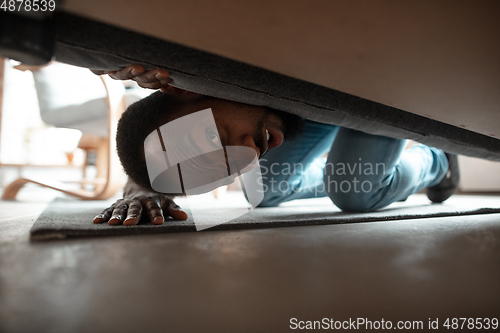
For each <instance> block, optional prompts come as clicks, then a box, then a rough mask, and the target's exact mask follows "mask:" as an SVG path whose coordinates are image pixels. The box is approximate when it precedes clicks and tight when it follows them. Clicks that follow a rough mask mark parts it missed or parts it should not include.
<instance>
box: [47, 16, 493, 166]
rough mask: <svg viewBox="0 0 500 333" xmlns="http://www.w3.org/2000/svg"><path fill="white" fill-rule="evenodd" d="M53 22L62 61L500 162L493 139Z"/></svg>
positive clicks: (94, 28)
mask: <svg viewBox="0 0 500 333" xmlns="http://www.w3.org/2000/svg"><path fill="white" fill-rule="evenodd" d="M56 20H57V25H58V35H57V42H56V48H55V57H56V59H57V60H58V61H61V62H66V63H70V64H74V65H78V66H84V67H88V68H92V69H108V70H113V69H119V68H122V67H124V66H127V65H130V64H134V63H139V64H142V65H144V66H145V67H146V68H154V67H163V68H166V69H168V70H169V71H170V72H171V77H172V79H173V81H172V84H173V85H174V86H177V87H179V88H184V89H186V90H190V91H194V92H198V93H202V94H206V95H211V96H215V97H220V98H223V99H228V100H232V101H238V102H243V103H248V104H255V105H266V106H269V107H271V108H275V109H278V110H283V111H288V112H291V113H294V114H298V115H300V116H302V117H304V118H308V119H311V120H315V121H320V122H326V123H332V124H336V125H340V126H345V127H349V128H353V129H357V130H361V131H364V132H367V133H372V134H377V135H385V136H390V137H395V138H408V139H413V140H416V141H419V142H421V143H424V144H427V145H431V146H435V147H439V148H442V149H444V150H446V151H449V152H453V153H458V154H463V155H468V156H473V157H480V158H485V159H489V160H494V161H500V140H499V139H497V138H494V137H492V136H487V135H484V134H480V133H477V132H473V131H470V130H467V129H464V128H460V127H458V126H453V125H450V124H447V123H444V122H440V121H436V120H433V119H431V118H429V117H424V116H421V115H418V114H415V113H410V112H407V111H403V110H399V109H397V108H394V107H390V106H387V105H383V104H380V103H376V102H373V101H370V100H368V99H364V98H360V97H356V96H353V95H350V94H347V93H343V92H341V91H337V90H334V89H330V88H326V87H323V86H320V85H316V84H312V83H309V82H306V81H303V80H299V79H295V78H292V77H289V76H286V75H282V74H278V73H275V72H273V71H270V70H266V69H262V68H259V67H256V66H251V65H247V64H244V63H241V62H238V61H233V60H231V59H228V58H225V57H222V56H218V55H214V54H212V53H208V52H203V51H199V50H196V49H193V48H189V47H185V46H182V45H179V44H177V43H173V42H168V41H164V40H160V39H157V38H153V37H148V36H145V35H142V34H139V33H135V32H132V31H129V30H125V29H122V28H117V27H114V26H111V25H107V24H103V23H100V22H97V21H93V20H90V19H86V18H82V17H79V16H75V15H72V14H68V13H58V14H57V15H56Z"/></svg>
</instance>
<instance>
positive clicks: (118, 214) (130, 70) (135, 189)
mask: <svg viewBox="0 0 500 333" xmlns="http://www.w3.org/2000/svg"><path fill="white" fill-rule="evenodd" d="M92 72H93V73H94V74H96V75H103V74H108V75H109V76H110V77H112V78H113V79H115V80H134V81H136V82H137V84H138V85H139V86H141V87H143V88H149V89H161V90H162V91H163V90H164V89H170V88H169V86H168V83H169V82H170V81H171V79H170V78H169V73H168V71H167V70H165V69H161V68H157V69H153V70H150V71H146V70H145V69H144V68H143V67H142V66H141V65H132V66H129V67H125V68H123V69H121V70H119V71H97V70H92ZM142 215H148V217H149V219H150V221H151V223H153V224H163V222H164V220H165V219H168V218H169V217H170V218H172V219H174V220H186V219H187V218H188V216H187V214H186V213H185V212H184V211H182V209H181V208H180V207H179V206H177V205H176V204H175V202H174V201H173V200H172V197H170V196H168V195H166V194H160V193H156V192H152V191H149V190H146V189H144V188H142V187H140V186H139V185H137V184H136V183H134V182H133V181H132V179H130V178H129V179H128V181H127V184H126V185H125V189H124V193H123V199H120V200H118V201H117V202H115V203H114V204H113V205H112V206H111V207H108V208H106V209H104V210H103V211H102V212H101V213H100V214H98V215H97V216H96V217H95V218H94V223H103V222H108V224H111V225H117V224H122V223H123V225H135V224H137V223H139V220H140V219H141V216H142Z"/></svg>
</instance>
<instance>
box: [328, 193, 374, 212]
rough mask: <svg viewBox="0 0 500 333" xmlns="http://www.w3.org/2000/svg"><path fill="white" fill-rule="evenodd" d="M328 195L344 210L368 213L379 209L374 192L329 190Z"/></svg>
mask: <svg viewBox="0 0 500 333" xmlns="http://www.w3.org/2000/svg"><path fill="white" fill-rule="evenodd" d="M328 196H329V197H330V199H331V200H332V202H333V203H334V204H335V206H337V207H338V208H340V209H341V210H342V211H344V212H353V213H367V212H371V211H373V210H375V209H377V202H376V200H374V197H373V194H372V193H364V192H352V191H349V192H342V191H329V192H328Z"/></svg>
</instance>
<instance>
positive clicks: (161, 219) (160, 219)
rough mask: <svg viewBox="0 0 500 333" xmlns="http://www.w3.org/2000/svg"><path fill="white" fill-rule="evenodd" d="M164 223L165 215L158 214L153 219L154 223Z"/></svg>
mask: <svg viewBox="0 0 500 333" xmlns="http://www.w3.org/2000/svg"><path fill="white" fill-rule="evenodd" d="M162 223H163V217H161V216H157V217H155V218H154V220H153V224H162Z"/></svg>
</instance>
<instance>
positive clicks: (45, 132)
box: [0, 59, 500, 193]
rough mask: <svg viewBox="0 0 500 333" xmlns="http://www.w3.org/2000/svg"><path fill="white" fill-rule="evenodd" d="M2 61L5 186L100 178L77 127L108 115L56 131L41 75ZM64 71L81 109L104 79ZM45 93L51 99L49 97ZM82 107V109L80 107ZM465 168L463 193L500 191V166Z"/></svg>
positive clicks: (128, 85) (470, 162) (0, 169)
mask: <svg viewBox="0 0 500 333" xmlns="http://www.w3.org/2000/svg"><path fill="white" fill-rule="evenodd" d="M1 62H3V65H0V66H2V67H3V70H0V72H3V94H2V97H1V98H0V100H1V108H0V187H1V188H5V186H6V185H7V184H9V183H11V182H12V181H14V180H16V179H18V178H20V177H28V178H33V177H44V178H50V179H57V180H59V181H62V182H65V183H68V184H73V185H70V186H73V188H75V189H77V188H82V187H85V186H87V185H85V184H86V183H85V181H82V179H87V180H92V179H95V178H96V176H97V168H96V161H97V145H96V144H95V140H96V137H97V138H98V137H99V135H97V136H96V135H95V133H90V135H89V133H86V134H85V133H84V134H83V135H84V137H83V138H82V130H78V129H75V128H84V130H87V131H88V128H91V130H90V131H91V132H92V130H94V129H95V128H96V127H99V126H98V124H101V126H104V127H105V126H106V115H105V114H104V115H101V118H100V119H97V120H95V119H94V123H88V121H87V120H86V119H85V117H80V118H78V117H77V119H76V120H75V121H76V123H72V124H70V125H69V126H66V125H63V126H55V125H51V124H48V123H47V122H44V119H42V116H41V110H40V103H39V98H40V95H41V94H40V91H38V94H37V88H38V89H40V84H38V85H37V84H36V82H35V80H34V73H35V71H31V70H19V69H17V68H19V63H18V62H16V61H13V60H8V59H1ZM64 66H68V67H64V68H63V71H62V72H61V71H60V73H65V74H66V78H65V79H64V77H63V78H58V80H59V81H62V80H64V81H63V82H62V83H63V85H64V86H65V87H64V88H65V89H64V90H65V91H64V92H63V94H64V97H65V99H68V100H71V99H74V100H76V101H77V103H80V104H83V103H85V101H81V100H82V98H84V97H85V98H87V99H88V98H89V97H88V96H84V95H86V94H87V95H89V94H91V92H90V91H89V90H86V91H83V90H84V89H83V88H81V84H82V83H83V82H84V81H86V80H97V81H95V82H97V83H95V84H93V85H92V86H99V85H100V83H99V82H98V81H99V80H98V78H99V77H98V76H96V75H94V74H92V73H91V72H90V71H89V70H87V69H81V68H78V69H77V70H76V72H75V73H76V74H75V73H70V74H68V73H67V71H68V68H69V65H64ZM16 67H17V68H16ZM71 67H72V66H71ZM0 74H1V73H0ZM78 75H81V76H78ZM77 83H78V84H77ZM120 84H123V86H124V88H125V91H126V92H127V95H132V96H134V97H133V98H132V99H131V100H129V101H128V102H127V103H129V104H130V103H132V102H133V101H134V100H136V99H138V98H142V97H145V96H147V95H148V94H150V93H152V91H151V90H147V89H142V88H140V87H139V86H137V85H136V84H135V82H133V81H124V82H120ZM100 89H101V90H102V89H103V88H102V87H100ZM130 92H132V93H130ZM42 94H45V95H48V93H47V92H42ZM45 95H44V96H45ZM82 96H83V97H82ZM103 96H104V95H103ZM101 98H104V97H102V96H101ZM79 100H80V102H78V101H79ZM80 104H79V105H77V106H78V107H80ZM88 109H89V108H88V106H87V110H88ZM90 109H91V111H81V110H77V111H76V112H77V113H78V114H89V113H92V110H94V109H95V107H93V106H91V107H90ZM45 118H46V120H47V119H48V120H51V117H48V116H45ZM52 118H56V119H52V120H53V121H55V122H56V123H57V120H58V119H57V118H60V116H56V117H54V116H52ZM96 121H97V123H96ZM85 122H87V123H86V125H85V124H84V123H85ZM89 124H90V125H89ZM96 124H97V125H96ZM68 127H74V128H68ZM97 133H99V130H97ZM85 136H86V137H85ZM460 167H461V172H462V179H461V184H460V189H459V191H460V192H467V193H471V192H478V193H488V192H499V191H500V164H499V163H494V162H489V161H485V160H480V159H476V158H470V157H465V156H460ZM123 177H124V176H123ZM124 179H125V178H124ZM28 186H31V187H34V186H36V185H28Z"/></svg>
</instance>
